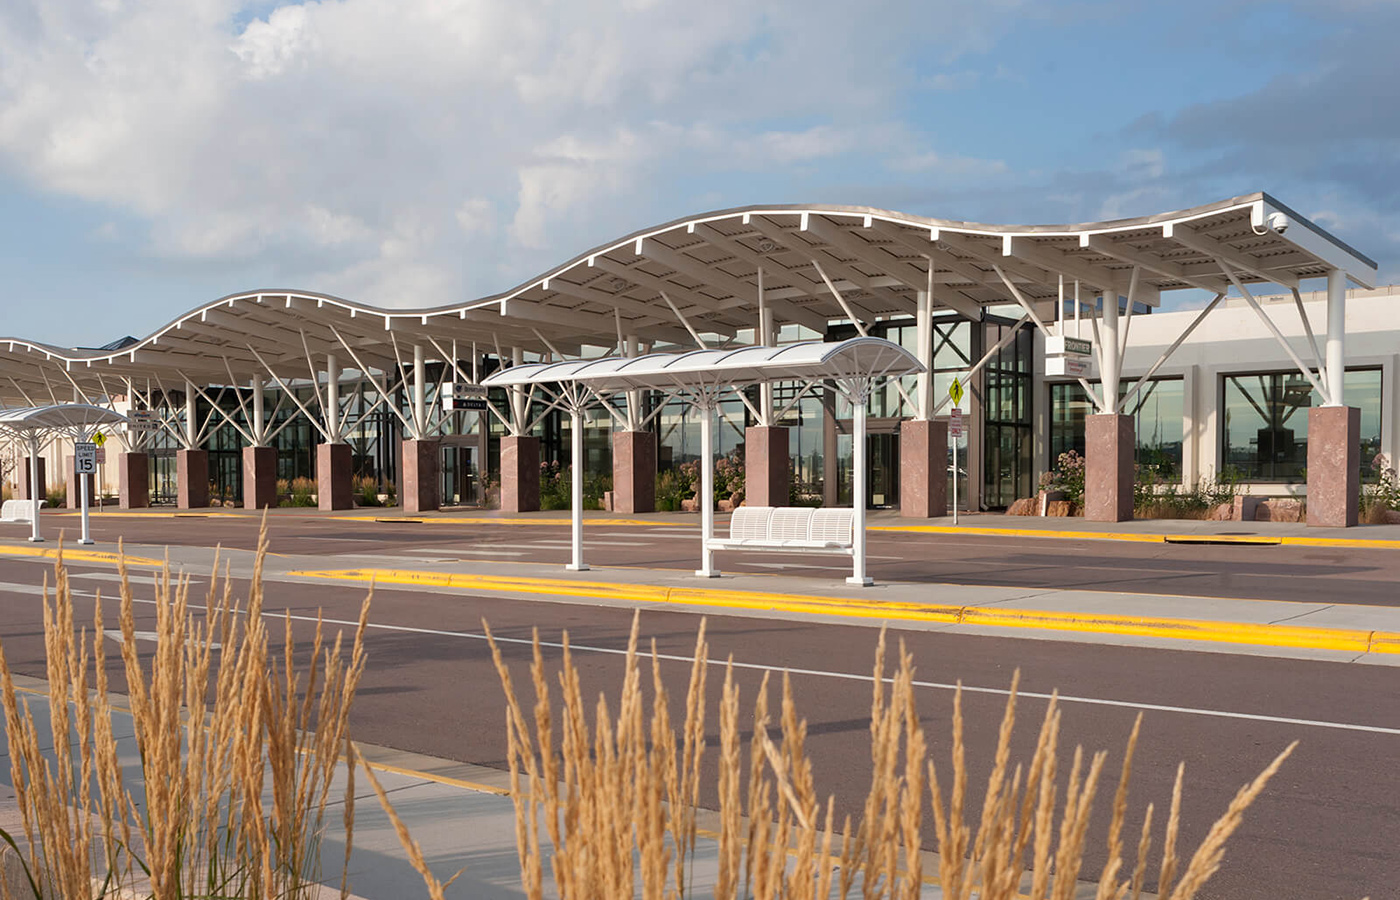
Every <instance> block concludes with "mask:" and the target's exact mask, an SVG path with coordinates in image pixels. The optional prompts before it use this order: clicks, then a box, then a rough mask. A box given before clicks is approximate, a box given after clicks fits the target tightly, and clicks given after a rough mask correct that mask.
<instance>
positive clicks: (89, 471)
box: [73, 441, 97, 475]
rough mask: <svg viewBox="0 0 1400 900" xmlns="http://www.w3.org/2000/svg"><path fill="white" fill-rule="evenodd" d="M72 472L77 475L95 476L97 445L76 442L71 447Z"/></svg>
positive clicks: (89, 442) (88, 442)
mask: <svg viewBox="0 0 1400 900" xmlns="http://www.w3.org/2000/svg"><path fill="white" fill-rule="evenodd" d="M73 471H74V472H76V473H77V474H79V475H95V474H97V445H96V444H94V443H92V442H91V441H78V442H77V443H75V444H74V445H73Z"/></svg>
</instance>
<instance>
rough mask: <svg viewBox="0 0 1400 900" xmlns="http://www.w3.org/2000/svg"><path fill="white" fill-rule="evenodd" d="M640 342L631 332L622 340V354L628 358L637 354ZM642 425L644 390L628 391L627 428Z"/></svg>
mask: <svg viewBox="0 0 1400 900" xmlns="http://www.w3.org/2000/svg"><path fill="white" fill-rule="evenodd" d="M639 346H640V342H639V341H638V340H637V336H636V335H635V334H629V335H627V336H626V337H625V338H623V340H622V355H623V356H625V357H627V358H628V359H634V358H635V357H636V356H637V350H638V348H639ZM641 427H642V392H641V391H636V390H633V391H628V392H627V430H628V431H640V430H641Z"/></svg>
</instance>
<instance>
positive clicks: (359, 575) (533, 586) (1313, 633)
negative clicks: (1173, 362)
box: [287, 569, 1400, 654]
mask: <svg viewBox="0 0 1400 900" xmlns="http://www.w3.org/2000/svg"><path fill="white" fill-rule="evenodd" d="M287 575H288V576H293V577H298V578H314V579H319V580H328V581H349V582H369V583H373V584H384V585H393V584H401V585H415V586H419V587H446V588H459V589H462V590H472V591H494V592H502V593H518V594H548V595H552V596H556V597H557V596H564V597H594V598H600V599H608V600H621V601H625V602H629V603H659V604H673V605H681V606H709V607H717V608H721V609H745V610H758V611H763V612H788V613H802V614H808V615H830V616H846V617H850V618H862V619H883V620H890V621H904V622H936V623H940V624H945V625H976V626H986V627H994V628H1032V629H1038V630H1051V631H1077V632H1083V633H1090V634H1115V635H1131V636H1136V637H1158V638H1170V639H1173V640H1183V641H1211V642H1214V643H1224V644H1253V645H1256V646H1264V647H1289V648H1293V649H1308V650H1338V651H1345V652H1349V653H1384V654H1400V632H1387V631H1369V630H1363V629H1345V628H1309V627H1306V626H1300V625H1272V624H1256V623H1250V622H1211V621H1202V620H1199V619H1174V618H1166V617H1161V618H1157V617H1151V618H1149V617H1142V616H1111V615H1098V614H1092V613H1074V612H1046V611H1042V610H1025V609H1006V608H1004V607H997V608H995V609H992V608H987V607H981V606H957V605H952V604H936V603H928V604H924V603H899V602H889V601H874V600H857V599H854V598H845V597H819V596H810V595H801V594H779V593H771V592H763V591H727V590H717V589H714V588H683V587H666V586H664V585H652V584H619V583H609V582H589V581H570V580H566V579H557V578H525V577H519V576H513V575H464V574H453V573H445V572H422V571H413V570H404V569H343V570H329V571H314V570H299V571H293V572H288V573H287Z"/></svg>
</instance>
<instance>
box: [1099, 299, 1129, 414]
mask: <svg viewBox="0 0 1400 900" xmlns="http://www.w3.org/2000/svg"><path fill="white" fill-rule="evenodd" d="M1122 361H1123V360H1122V357H1121V356H1120V355H1119V343H1118V291H1117V290H1116V289H1114V288H1105V289H1104V292H1103V330H1102V333H1101V334H1100V335H1099V367H1100V371H1101V373H1102V382H1103V385H1102V386H1103V404H1104V411H1105V412H1111V413H1116V412H1118V409H1119V405H1118V375H1119V372H1120V371H1121V369H1122Z"/></svg>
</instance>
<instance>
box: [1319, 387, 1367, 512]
mask: <svg viewBox="0 0 1400 900" xmlns="http://www.w3.org/2000/svg"><path fill="white" fill-rule="evenodd" d="M1360 493H1361V410H1359V409H1357V408H1356V407H1354V406H1319V407H1315V408H1313V409H1310V410H1308V524H1309V525H1311V526H1320V527H1323V528H1351V527H1352V526H1354V525H1356V524H1357V521H1358V513H1359V512H1360V509H1359V497H1360Z"/></svg>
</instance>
